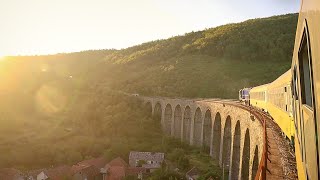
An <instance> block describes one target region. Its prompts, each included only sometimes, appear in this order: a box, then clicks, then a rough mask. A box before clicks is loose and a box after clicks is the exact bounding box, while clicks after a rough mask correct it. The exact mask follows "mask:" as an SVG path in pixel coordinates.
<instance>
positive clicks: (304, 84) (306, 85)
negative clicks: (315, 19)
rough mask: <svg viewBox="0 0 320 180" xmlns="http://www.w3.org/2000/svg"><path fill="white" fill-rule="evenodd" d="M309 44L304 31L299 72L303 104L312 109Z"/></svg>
mask: <svg viewBox="0 0 320 180" xmlns="http://www.w3.org/2000/svg"><path fill="white" fill-rule="evenodd" d="M309 50H310V48H309V44H308V41H307V37H306V32H305V31H304V35H303V39H302V42H301V46H300V51H299V72H300V85H301V100H302V104H306V105H308V106H309V107H311V108H312V91H311V69H312V67H310V66H311V63H310V61H311V58H310V56H309V52H310V51H309Z"/></svg>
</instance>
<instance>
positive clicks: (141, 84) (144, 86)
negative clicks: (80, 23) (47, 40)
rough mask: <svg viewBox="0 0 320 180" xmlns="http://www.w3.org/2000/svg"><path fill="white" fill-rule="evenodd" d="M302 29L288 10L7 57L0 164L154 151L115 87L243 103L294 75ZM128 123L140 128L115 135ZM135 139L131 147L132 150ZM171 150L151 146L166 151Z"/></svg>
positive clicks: (2, 70) (0, 94) (157, 135)
mask: <svg viewBox="0 0 320 180" xmlns="http://www.w3.org/2000/svg"><path fill="white" fill-rule="evenodd" d="M296 23H297V14H288V15H282V16H274V17H270V18H263V19H254V20H248V21H245V22H242V23H237V24H228V25H224V26H220V27H216V28H210V29H206V30H203V31H199V32H191V33H187V34H185V35H183V36H177V37H172V38H169V39H166V40H158V41H153V42H148V43H144V44H141V45H137V46H134V47H130V48H126V49H122V50H92V51H83V52H79V53H69V54H57V55H47V56H18V57H7V58H5V59H4V60H1V61H0V82H1V83H0V99H1V101H0V115H1V116H0V142H1V143H2V144H1V145H0V154H1V155H0V167H5V166H7V165H9V166H18V167H22V168H25V167H42V166H49V165H50V164H59V163H62V162H65V161H67V162H68V163H73V162H76V161H79V160H81V159H83V158H86V157H87V156H96V155H98V154H101V153H105V154H107V155H110V152H121V154H117V155H122V156H123V157H124V156H125V154H126V153H128V151H129V150H130V149H131V148H136V149H141V150H147V149H148V148H149V147H152V145H151V144H148V143H146V144H144V143H143V142H141V139H142V138H141V136H142V134H143V135H145V134H148V132H149V131H148V132H147V130H148V129H157V128H158V127H157V126H156V125H154V123H146V126H148V127H145V126H143V127H142V126H140V123H141V122H142V121H148V120H150V119H148V118H147V117H145V116H144V115H139V113H140V110H137V109H136V108H134V107H133V108H123V107H126V106H128V103H129V102H126V100H125V99H123V98H120V97H118V96H115V97H116V98H115V97H114V95H113V94H112V93H110V91H109V90H110V89H111V90H116V91H117V90H121V91H125V92H131V93H139V94H142V95H150V96H171V97H190V98H198V97H219V98H237V96H238V95H237V93H238V90H239V89H240V88H243V87H248V86H255V85H259V84H263V83H266V82H270V81H272V80H274V79H275V78H276V77H278V76H279V75H281V74H282V73H283V72H285V71H286V70H287V69H289V67H290V64H291V56H292V50H293V44H294V36H295V28H296ZM113 92H114V91H113ZM129 114H130V118H129ZM123 119H125V120H126V121H122V120H123ZM118 121H119V123H118ZM130 121H132V123H131V124H130V123H129V122H130ZM125 125H126V126H127V125H130V127H132V129H133V130H136V131H137V132H127V134H126V132H122V131H121V129H117V128H119V127H121V126H125ZM115 127H117V128H115ZM158 129H159V128H158ZM113 130H115V131H113ZM150 132H151V134H149V135H150V137H147V138H145V139H143V141H144V142H158V143H159V144H160V142H161V140H162V135H161V132H160V131H154V133H153V132H152V131H150ZM130 133H131V134H130ZM112 136H115V138H120V140H119V139H117V140H118V141H112V140H111V138H112ZM128 137H132V139H133V140H132V144H129V145H125V144H126V141H125V139H127V138H128ZM76 142H82V143H81V144H78V143H76ZM114 142H119V143H118V144H117V143H114ZM136 143H137V144H138V145H137V144H136ZM165 145H166V144H162V145H161V146H160V145H159V146H156V147H155V149H154V150H158V151H160V150H164V151H165V150H166V147H163V146H165ZM177 148H180V147H177ZM172 151H173V150H172ZM35 152H37V153H35ZM59 152H60V153H59ZM62 152H63V153H64V154H65V155H61V154H63V153H62ZM168 152H171V150H168ZM111 154H112V153H111ZM44 157H45V158H44ZM34 159H42V160H41V161H37V162H35V161H34Z"/></svg>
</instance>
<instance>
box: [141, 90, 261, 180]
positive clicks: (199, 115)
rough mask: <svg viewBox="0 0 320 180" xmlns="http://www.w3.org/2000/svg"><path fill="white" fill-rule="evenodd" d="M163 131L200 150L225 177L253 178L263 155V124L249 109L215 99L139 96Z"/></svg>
mask: <svg viewBox="0 0 320 180" xmlns="http://www.w3.org/2000/svg"><path fill="white" fill-rule="evenodd" d="M139 98H141V99H142V101H143V105H144V107H145V108H146V109H147V110H148V111H149V112H150V113H151V114H152V116H153V118H155V119H157V120H159V121H161V125H162V128H163V130H164V132H165V133H166V134H167V135H169V136H172V137H175V138H178V139H181V141H184V142H186V143H188V144H190V145H193V146H198V147H201V148H203V150H204V151H207V153H209V154H210V156H211V157H212V158H213V159H214V160H215V161H217V162H219V166H220V167H224V169H225V170H227V171H228V172H229V179H254V178H255V175H256V173H257V170H258V166H259V163H260V159H261V156H262V155H263V125H262V124H261V122H260V121H259V120H258V118H257V117H255V116H254V115H253V114H251V113H250V112H249V111H246V110H244V109H242V108H240V107H237V106H233V105H231V104H230V103H227V101H220V100H215V99H211V100H210V99H209V100H208V99H205V100H203V99H194V100H188V99H174V98H164V97H143V96H141V97H139Z"/></svg>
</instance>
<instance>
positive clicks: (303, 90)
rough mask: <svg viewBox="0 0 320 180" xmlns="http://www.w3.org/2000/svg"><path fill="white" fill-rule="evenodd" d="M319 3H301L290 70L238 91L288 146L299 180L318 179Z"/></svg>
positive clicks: (243, 100) (319, 152)
mask: <svg viewBox="0 0 320 180" xmlns="http://www.w3.org/2000/svg"><path fill="white" fill-rule="evenodd" d="M319 27H320V1H319V0H302V1H301V6H300V12H299V18H298V24H297V30H296V36H295V43H294V50H293V56H292V65H291V68H290V69H289V70H288V71H287V72H285V73H284V74H283V75H281V76H280V77H279V78H277V79H276V80H274V81H273V82H271V83H268V84H263V85H260V86H257V87H252V88H244V89H241V90H240V91H239V100H240V101H242V102H244V103H246V104H248V105H250V106H254V107H256V108H259V109H261V110H262V111H265V112H267V113H269V114H270V115H271V116H272V118H273V119H274V121H275V122H276V123H277V124H278V125H279V127H280V128H281V130H282V132H283V134H284V135H285V136H286V138H287V139H288V140H289V141H290V142H291V143H292V145H293V147H294V150H295V156H296V164H297V173H298V178H299V179H302V180H304V179H306V180H313V179H320V169H319V168H320V166H319V164H320V157H319V154H320V147H319V146H320V122H319V120H320V117H319V116H320V104H319V103H320V51H319V47H320V28H319Z"/></svg>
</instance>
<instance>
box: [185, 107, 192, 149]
mask: <svg viewBox="0 0 320 180" xmlns="http://www.w3.org/2000/svg"><path fill="white" fill-rule="evenodd" d="M190 127H191V108H190V107H189V106H187V107H186V108H185V110H184V115H183V139H184V141H185V142H188V143H190Z"/></svg>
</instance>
